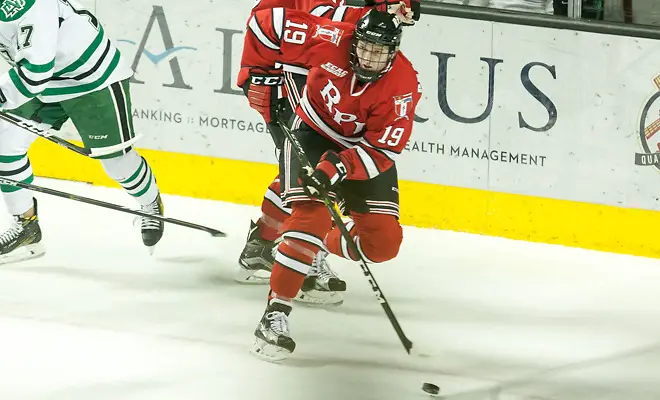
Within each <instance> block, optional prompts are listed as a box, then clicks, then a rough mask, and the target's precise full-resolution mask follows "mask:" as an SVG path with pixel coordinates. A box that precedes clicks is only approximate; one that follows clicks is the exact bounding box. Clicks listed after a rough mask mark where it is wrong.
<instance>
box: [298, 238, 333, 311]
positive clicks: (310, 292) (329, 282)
mask: <svg viewBox="0 0 660 400" xmlns="http://www.w3.org/2000/svg"><path fill="white" fill-rule="evenodd" d="M327 256H328V253H327V252H326V251H323V250H321V251H320V252H319V253H318V254H316V257H314V261H313V262H312V267H311V268H310V269H309V273H307V276H306V277H305V281H304V282H303V286H302V289H301V290H300V291H299V292H298V295H297V296H296V298H295V299H294V300H296V301H297V302H300V303H305V304H307V305H315V306H338V305H341V304H342V303H343V302H344V297H343V296H342V295H341V293H340V292H345V291H346V282H345V281H343V280H342V279H340V278H339V276H337V274H336V273H335V272H334V271H333V270H332V269H331V268H330V265H329V264H328V261H327V260H326V258H327Z"/></svg>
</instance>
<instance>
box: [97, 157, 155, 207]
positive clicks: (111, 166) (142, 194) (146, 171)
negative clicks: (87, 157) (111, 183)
mask: <svg viewBox="0 0 660 400" xmlns="http://www.w3.org/2000/svg"><path fill="white" fill-rule="evenodd" d="M100 161H101V164H103V169H105V172H106V174H108V176H109V177H110V178H112V179H114V180H115V181H117V183H119V184H120V185H121V187H123V188H124V190H126V192H128V194H130V195H131V196H133V197H135V199H136V200H137V201H138V203H140V205H143V206H144V205H147V204H151V203H153V201H154V200H156V197H157V196H158V193H159V190H158V185H156V178H155V177H154V174H153V172H152V171H151V167H149V164H148V163H147V160H145V159H144V158H142V157H141V156H140V155H139V154H138V153H137V152H136V151H135V150H131V151H129V152H128V153H126V154H124V155H122V156H119V157H115V158H110V159H104V160H100Z"/></svg>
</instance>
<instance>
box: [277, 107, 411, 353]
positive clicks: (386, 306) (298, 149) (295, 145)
mask: <svg viewBox="0 0 660 400" xmlns="http://www.w3.org/2000/svg"><path fill="white" fill-rule="evenodd" d="M278 124H279V125H280V127H281V128H282V131H284V135H285V136H286V138H287V140H289V142H291V148H292V149H293V151H294V153H296V156H297V157H298V160H300V164H302V167H303V169H304V170H305V171H313V170H314V167H313V166H312V164H311V163H310V162H309V160H308V159H307V155H306V154H305V150H304V149H303V147H302V146H301V145H300V142H298V139H297V138H296V137H295V135H294V134H293V133H292V132H291V129H289V126H288V125H287V124H286V122H284V121H282V120H281V119H280V120H279V121H278ZM321 200H322V201H323V204H325V206H326V207H327V208H328V211H330V215H331V216H332V219H333V221H335V225H336V226H337V229H339V232H341V234H342V236H343V237H344V239H345V240H346V244H347V246H348V249H349V250H350V252H352V253H353V254H356V255H357V257H358V258H359V260H358V264H359V265H360V268H362V272H363V273H364V276H366V277H367V280H369V283H370V284H371V290H373V292H374V294H375V295H376V299H377V300H378V302H379V303H380V305H381V306H382V307H383V311H385V314H386V315H387V319H389V320H390V323H391V324H392V327H393V328H394V331H395V332H396V334H397V336H398V337H399V340H400V341H401V344H402V345H403V347H404V349H405V350H406V352H407V353H408V354H410V352H411V351H412V347H413V343H412V342H411V341H410V339H408V338H407V337H406V334H405V333H404V332H403V328H401V324H399V321H398V320H397V319H396V316H395V315H394V311H392V308H391V307H390V303H389V302H388V301H387V299H386V298H385V294H383V291H382V290H381V289H380V286H378V283H377V282H376V278H375V277H374V275H373V274H372V273H371V270H370V269H369V266H368V265H367V262H366V261H365V260H364V257H362V255H361V254H360V250H359V249H358V248H357V244H355V242H354V241H353V238H351V234H350V232H349V231H348V229H347V228H346V224H344V221H343V220H342V219H341V217H340V216H339V213H338V212H337V210H336V209H335V207H334V204H333V202H332V200H330V197H329V196H328V194H327V193H325V192H321Z"/></svg>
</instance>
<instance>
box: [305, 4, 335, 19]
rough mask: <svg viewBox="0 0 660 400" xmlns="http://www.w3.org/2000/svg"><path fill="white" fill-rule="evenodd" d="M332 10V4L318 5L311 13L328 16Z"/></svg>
mask: <svg viewBox="0 0 660 400" xmlns="http://www.w3.org/2000/svg"><path fill="white" fill-rule="evenodd" d="M331 11H332V6H316V7H314V8H313V9H312V11H310V12H309V13H310V14H312V15H316V16H317V17H326V18H327V16H328V15H329V14H330V12H331Z"/></svg>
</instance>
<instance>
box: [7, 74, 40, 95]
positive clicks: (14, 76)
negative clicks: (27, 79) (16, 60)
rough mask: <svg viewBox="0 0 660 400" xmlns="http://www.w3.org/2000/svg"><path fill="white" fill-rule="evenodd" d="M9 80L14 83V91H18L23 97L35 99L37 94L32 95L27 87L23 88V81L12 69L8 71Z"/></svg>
mask: <svg viewBox="0 0 660 400" xmlns="http://www.w3.org/2000/svg"><path fill="white" fill-rule="evenodd" d="M9 78H10V79H11V81H12V82H13V83H14V86H16V89H18V91H19V92H21V94H22V95H23V96H25V97H28V98H32V97H35V96H36V95H37V94H38V93H34V94H33V93H32V92H30V91H29V90H28V88H27V87H25V84H23V81H22V80H21V78H20V77H19V76H18V74H17V73H16V70H15V69H14V68H12V69H10V70H9Z"/></svg>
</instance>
